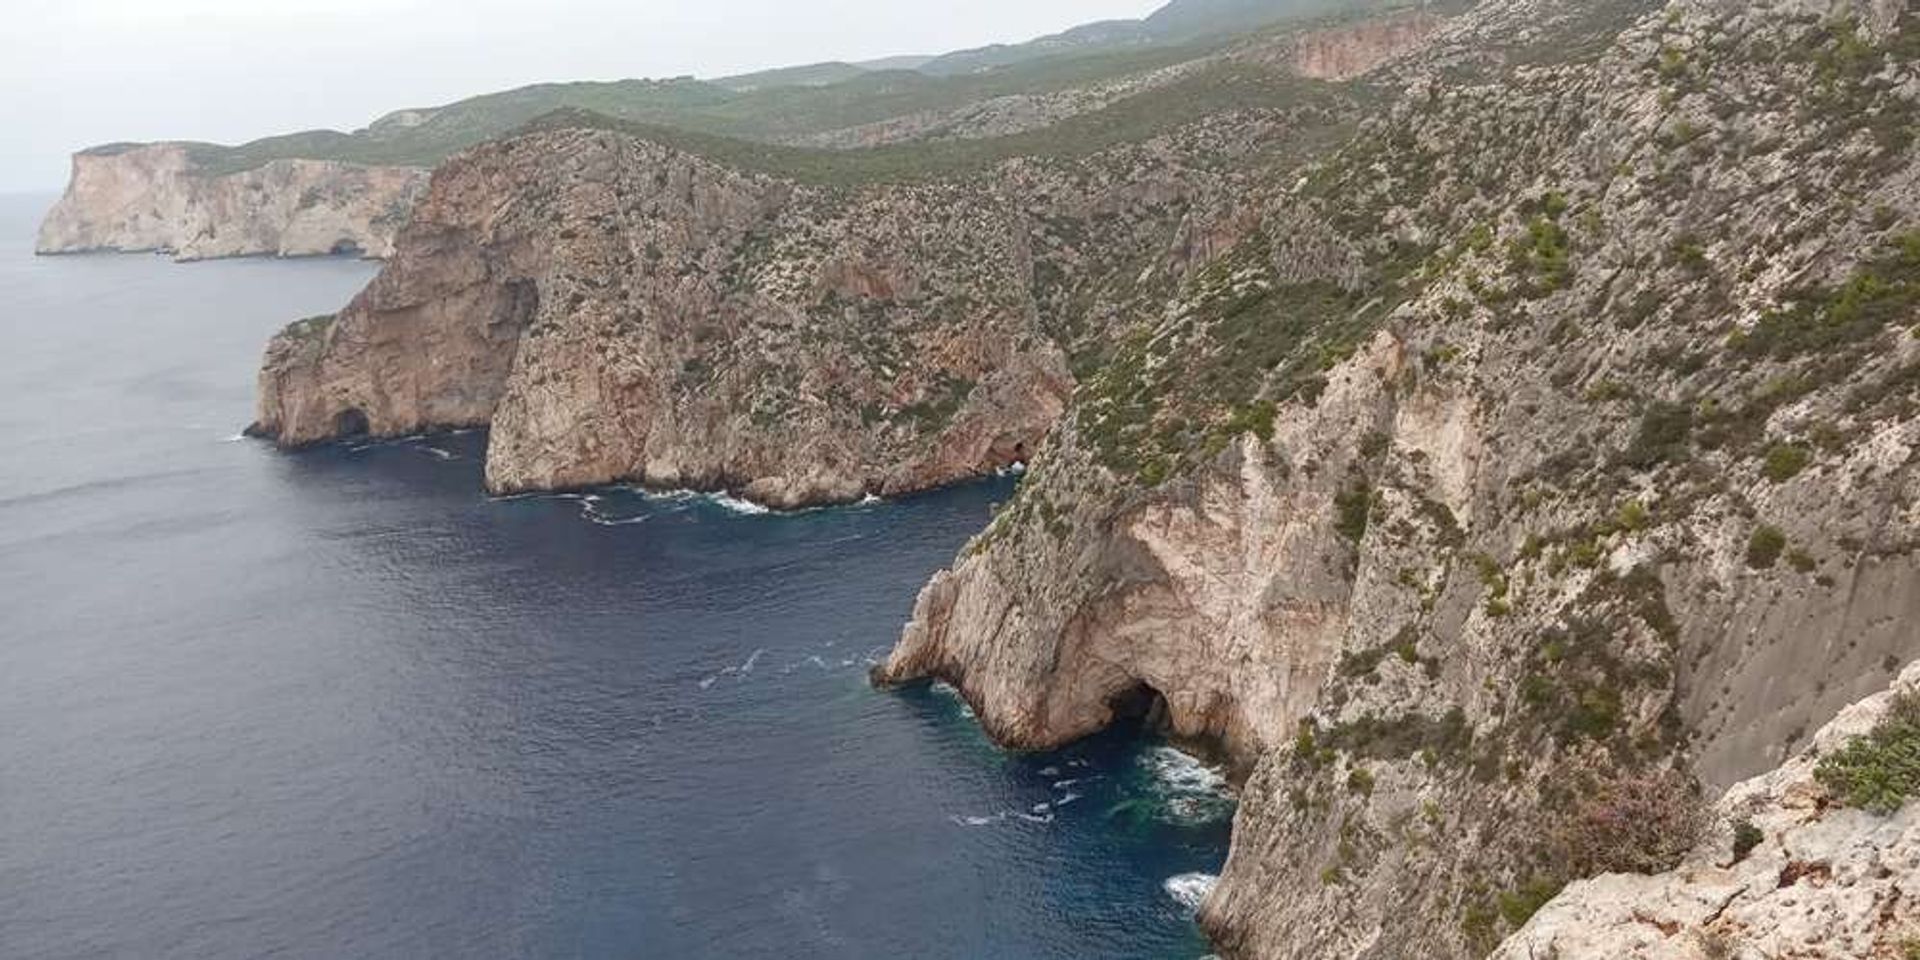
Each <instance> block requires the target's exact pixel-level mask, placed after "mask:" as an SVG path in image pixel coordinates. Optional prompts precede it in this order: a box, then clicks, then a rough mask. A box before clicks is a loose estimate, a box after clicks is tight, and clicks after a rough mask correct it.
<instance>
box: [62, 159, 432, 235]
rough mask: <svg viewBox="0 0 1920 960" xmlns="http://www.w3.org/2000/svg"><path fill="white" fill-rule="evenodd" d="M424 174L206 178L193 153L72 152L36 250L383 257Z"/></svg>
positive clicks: (288, 167) (269, 170) (307, 170)
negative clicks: (63, 183) (61, 192)
mask: <svg viewBox="0 0 1920 960" xmlns="http://www.w3.org/2000/svg"><path fill="white" fill-rule="evenodd" d="M426 180H427V173H426V171H424V170H416V169H412V168H406V167H363V166H355V165H351V164H344V163H332V162H327V161H320V160H275V161H272V162H270V163H267V164H265V165H263V166H260V167H256V168H254V169H251V170H245V171H241V172H238V173H225V174H210V173H206V172H203V171H202V170H201V169H200V168H199V166H198V165H197V164H196V162H195V160H194V147H193V146H192V145H190V144H178V143H160V144H149V145H125V146H119V147H102V148H96V149H93V150H88V151H85V152H82V153H79V154H76V155H75V156H74V158H73V175H72V178H71V179H70V180H69V181H68V183H67V190H66V193H65V195H63V196H62V197H61V198H60V202H59V203H58V204H57V205H56V206H55V207H54V208H53V210H52V211H51V212H50V213H48V214H47V217H46V219H45V220H44V221H43V222H42V223H41V225H40V236H39V240H38V241H37V243H36V245H35V249H36V251H37V252H39V253H43V254H53V253H85V252H93V251H109V250H111V251H164V252H167V253H171V254H173V255H174V256H175V257H176V258H178V259H181V260H207V259H215V258H220V257H245V256H280V257H299V256H319V255H325V254H335V253H357V254H361V255H364V256H369V257H385V256H387V255H389V254H391V253H392V251H393V238H394V236H395V235H396V234H397V233H398V232H399V229H400V226H401V224H403V223H404V222H406V218H407V212H408V210H409V209H410V208H411V207H412V205H413V202H414V200H415V198H416V197H417V196H418V195H419V193H420V192H421V191H422V190H423V189H424V188H425V185H426Z"/></svg>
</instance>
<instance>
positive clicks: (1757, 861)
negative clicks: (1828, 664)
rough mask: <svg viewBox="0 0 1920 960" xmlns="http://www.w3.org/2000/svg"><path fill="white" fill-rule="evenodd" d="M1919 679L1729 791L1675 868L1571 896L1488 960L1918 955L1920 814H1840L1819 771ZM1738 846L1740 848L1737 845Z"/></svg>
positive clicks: (1861, 707) (1611, 880)
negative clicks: (1823, 761)
mask: <svg viewBox="0 0 1920 960" xmlns="http://www.w3.org/2000/svg"><path fill="white" fill-rule="evenodd" d="M1917 688H1920V667H1914V668H1909V669H1908V670H1907V671H1906V673H1904V674H1903V675H1902V676H1901V678H1900V680H1899V681H1898V682H1897V683H1896V684H1895V685H1894V688H1893V689H1892V690H1889V691H1887V692H1885V693H1881V694H1879V695H1876V696H1874V697H1872V698H1869V699H1867V700H1864V701H1862V702H1860V703H1858V704H1855V705H1854V706H1852V707H1849V708H1848V709H1847V710H1845V711H1843V712H1842V713H1841V714H1840V716H1839V717H1838V718H1836V719H1835V720H1834V721H1833V722H1831V723H1829V724H1827V725H1826V726H1825V727H1823V728H1821V730H1820V732H1819V733H1817V734H1815V735H1814V736H1813V738H1812V740H1811V742H1810V743H1809V745H1808V747H1807V748H1806V749H1805V750H1804V751H1802V752H1801V753H1800V754H1798V755H1796V756H1795V757H1794V758H1793V759H1791V760H1789V761H1787V763H1785V764H1784V765H1782V766H1781V767H1780V768H1778V769H1776V770H1773V771H1771V772H1768V773H1766V774H1763V775H1761V776H1759V777H1756V778H1754V779H1752V780H1749V781H1746V782H1745V783H1741V784H1739V785H1737V786H1735V787H1734V788H1733V789H1731V790H1729V791H1727V793H1726V795H1725V796H1724V797H1723V798H1721V799H1720V801H1719V802H1718V804H1717V805H1716V807H1715V814H1716V819H1715V822H1714V825H1713V829H1712V831H1711V832H1710V834H1709V836H1708V837H1707V838H1706V840H1705V841H1704V842H1702V843H1701V844H1700V845H1699V846H1698V847H1697V848H1695V849H1694V850H1693V851H1692V852H1691V853H1690V854H1689V855H1688V856H1687V859H1686V862H1685V864H1684V865H1682V866H1681V867H1679V868H1677V869H1675V870H1672V871H1670V872H1667V873H1663V874H1659V875H1657V876H1636V875H1632V874H1609V875H1606V876H1602V877H1596V878H1594V879H1592V880H1585V881H1581V882H1579V883H1576V884H1574V885H1572V886H1571V887H1568V888H1567V890H1566V892H1564V893H1562V894H1560V896H1558V897H1556V898H1555V899H1554V900H1553V901H1552V902H1550V903H1548V904H1547V905H1546V906H1545V907H1543V908H1541V910H1540V912H1539V913H1537V914H1535V915H1534V917H1533V919H1532V920H1531V921H1530V922H1529V923H1528V924H1527V925H1526V927H1525V928H1524V929H1522V930H1521V931H1520V932H1519V933H1517V934H1515V935H1514V936H1513V937H1512V938H1510V939H1509V940H1508V941H1507V942H1506V943H1505V944H1503V945H1501V947H1500V949H1499V950H1498V951H1496V952H1495V953H1494V960H1531V958H1534V957H1634V958H1644V960H1714V958H1723V960H1744V958H1758V957H1782V956H1791V957H1807V958H1822V960H1843V958H1844V960H1882V958H1886V960H1900V958H1904V957H1907V956H1910V955H1912V954H1913V952H1914V951H1915V950H1916V949H1920V904H1917V903H1916V902H1915V901H1914V899H1913V897H1912V896H1911V895H1910V891H1911V890H1913V888H1914V886H1915V884H1916V883H1920V806H1916V805H1914V804H1908V805H1906V806H1904V807H1902V808H1901V809H1900V810H1899V811H1897V812H1894V813H1892V814H1881V813H1875V812H1872V811H1869V810H1859V809H1849V808H1845V807H1842V806H1840V805H1838V804H1836V803H1835V801H1834V798H1833V796H1832V794H1831V791H1829V789H1828V788H1827V787H1826V786H1824V785H1823V784H1822V783H1821V782H1820V781H1819V779H1818V778H1817V776H1816V770H1817V768H1818V764H1819V761H1820V758H1821V757H1823V756H1830V755H1833V754H1835V753H1837V752H1839V751H1841V750H1843V749H1845V748H1846V746H1847V745H1848V744H1849V743H1851V742H1853V741H1854V740H1856V739H1857V738H1860V737H1864V736H1867V735H1868V734H1870V733H1871V732H1872V731H1873V729H1874V727H1875V726H1876V725H1877V724H1879V723H1880V722H1882V720H1883V719H1884V718H1885V716H1886V714H1887V713H1888V711H1889V709H1890V708H1891V706H1892V702H1893V699H1894V697H1895V696H1896V695H1899V694H1906V695H1908V696H1911V695H1913V694H1914V693H1915V691H1916V689H1917ZM1742 834H1744V836H1743V835H1742Z"/></svg>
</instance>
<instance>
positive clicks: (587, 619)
mask: <svg viewBox="0 0 1920 960" xmlns="http://www.w3.org/2000/svg"><path fill="white" fill-rule="evenodd" d="M48 202H50V198H43V197H36V198H19V197H11V198H9V197H0V325H3V326H4V329H0V343H4V344H5V347H4V348H0V450H4V451H5V453H4V454H3V455H0V957H6V958H12V960H34V958H60V960H65V958H81V957H88V958H90V957H139V958H149V957H154V958H173V957H180V958H195V960H218V958H243V957H246V958H251V957H284V958H310V957H311V958H334V957H353V958H415V957H448V958H455V957H457V958H494V957H502V958H505V957H516V958H517V957H528V958H560V957H582V958H645V957H663V958H665V957H672V958H682V957H768V958H776V957H777V958H809V957H836V958H837V957H860V958H864V957H873V958H906V957H925V958H1010V960H1021V958H1068V957H1072V958H1079V957H1098V958H1108V957H1140V958H1193V957H1196V956H1198V955H1200V954H1201V953H1203V952H1204V951H1205V947H1204V945H1203V944H1202V942H1201V941H1200V939H1199V938H1198V936H1197V935H1196V934H1195V932H1194V930H1193V927H1192V923H1191V920H1190V918H1189V915H1188V912H1187V911H1186V910H1185V909H1184V908H1183V907H1182V906H1181V905H1180V904H1179V903H1177V902H1176V901H1175V900H1174V899H1173V898H1172V897H1171V896H1170V895H1169V893H1168V891H1167V889H1166V887H1165V884H1166V881H1167V880H1168V878H1170V877H1173V876H1175V875H1179V874H1184V873H1188V872H1194V871H1200V872H1211V871H1214V870H1216V869H1217V868H1218V866H1219V864H1220V862H1221V861H1222V860H1223V859H1224V851H1225V843H1226V831H1227V824H1226V822H1225V820H1224V818H1223V817H1222V814H1223V813H1224V811H1223V810H1221V809H1220V808H1219V807H1220V804H1219V803H1217V802H1216V801H1214V800H1213V799H1212V795H1211V794H1210V793H1208V792H1207V791H1206V790H1205V789H1203V788H1199V787H1194V788H1191V789H1188V788H1181V787H1176V786H1175V785H1173V783H1172V782H1171V781H1170V779H1169V778H1168V777H1167V776H1166V775H1165V774H1164V771H1165V770H1166V769H1168V768H1174V769H1178V768H1179V765H1178V764H1177V763H1176V762H1174V761H1177V759H1178V757H1177V755H1173V754H1169V753H1166V752H1164V749H1163V748H1157V747H1155V746H1153V745H1152V744H1147V743H1141V742H1139V741H1138V739H1137V738H1133V737H1126V736H1119V735H1108V736H1106V737H1103V738H1101V739H1098V740H1095V741H1092V742H1089V743H1085V744H1082V745H1079V746H1077V747H1075V748H1073V749H1070V750H1067V751H1064V752H1062V753H1060V754H1056V755H1048V756H1015V755H1011V754H1007V753H1004V752H1002V751H999V750H997V749H995V748H994V747H993V746H991V745H990V744H988V743H987V742H986V741H985V740H984V739H983V738H982V736H981V735H980V733H979V732H978V730H977V728H976V727H975V726H974V725H973V724H972V723H971V722H970V720H969V718H968V717H966V716H965V711H964V708H963V707H962V706H961V704H960V703H959V702H958V701H957V699H955V698H954V697H953V696H951V695H950V694H945V693H943V692H941V691H938V690H930V689H923V690H918V691H908V692H904V693H881V692H877V691H874V690H872V689H870V688H869V687H868V685H867V683H866V680H865V672H866V669H867V665H868V663H869V662H870V660H871V658H874V657H877V656H880V655H882V654H883V653H884V651H885V650H886V649H887V647H888V646H889V645H890V644H891V643H892V641H893V639H894V638H895V637H896V636H897V634H898V631H899V627H900V624H901V622H902V621H903V620H904V619H905V618H906V616H907V614H908V612H909V610H910V608H911V605H912V601H913V597H914V594H915V592H916V591H917V590H918V589H919V587H920V585H921V583H922V582H923V581H924V579H925V578H926V576H927V575H928V574H930V573H931V572H932V571H933V570H935V569H937V568H938V567H939V566H941V565H942V564H944V563H945V562H946V561H947V560H949V559H950V558H951V557H952V555H953V552H954V551H955V550H956V549H957V548H958V546H959V545H960V544H961V543H962V542H964V540H965V539H966V537H967V536H968V535H969V534H970V533H972V532H973V531H975V530H976V529H978V528H979V527H980V526H981V525H982V524H983V523H984V522H985V520H986V518H987V516H988V511H989V509H990V505H991V503H992V502H993V501H995V500H997V499H1003V498H1004V497H1005V496H1006V495H1007V493H1008V487H1007V486H1006V485H1005V484H986V485H980V486H975V487H971V488H967V489H960V490H954V491H949V492H945V493H940V494H935V495H930V496H924V497H919V498H914V499H912V500H909V501H906V502H901V503H893V504H880V505H872V506H866V507H859V508H851V509H843V510H832V511H821V512H815V513H807V514H801V515H796V516H749V515H742V514H739V513H736V512H733V511H730V510H728V509H726V508H725V507H724V506H722V505H720V504H716V503H713V502H710V501H707V500H699V499H686V500H671V499H662V498H646V497H642V496H640V495H637V494H634V493H629V492H620V491H607V492H605V493H603V494H601V495H600V497H599V499H597V500H592V501H589V500H582V499H571V498H525V499H517V500H511V501H491V500H488V499H487V498H486V497H485V496H484V495H483V494H482V492H481V489H480V456H481V450H482V446H483V444H484V442H485V441H484V438H483V437H481V436H478V435H468V436H461V437H440V438H432V439H426V440H415V441H410V442H399V443H390V444H378V445H372V446H366V447H362V448H359V449H331V450H324V451H319V452H315V453H311V454H303V455H298V456H289V455H283V454H280V453H277V452H275V451H273V450H271V449H269V448H268V447H266V446H263V445H260V444H256V443H253V442H247V441H235V440H233V439H232V438H233V436H234V434H235V433H236V432H237V431H238V430H239V428H240V427H241V426H242V425H243V424H244V423H245V422H246V421H247V420H248V419H249V415H250V412H251V410H252V386H253V372H254V369H255V366H256V362H257V360H258V357H259V353H260V349H261V346H262V344H263V343H264V340H265V338H266V336H267V335H268V333H269V332H270V331H272V330H273V329H275V328H277V327H278V326H279V325H281V324H282V323H284V322H285V321H287V320H289V319H291V318H295V317H299V316H303V315H307V314H311V313H316V312H324V311H328V310H332V309H334V308H336V307H337V306H339V305H340V304H341V303H343V302H344V301H345V300H346V299H347V297H348V296H349V295H350V294H351V293H352V292H353V291H354V290H356V289H357V288H358V287H359V286H360V285H361V284H363V283H364V282H365V281H366V280H367V279H368V278H369V277H370V276H371V273H372V268H371V267H369V266H368V265H365V264H360V263H352V262H343V261H314V262H302V263H274V262H265V261H239V262H227V263H210V264H196V265H187V266H176V265H173V264H170V263H168V262H166V261H165V260H163V259H160V258H156V257H142V256H106V257H78V258H39V259H36V258H34V257H32V256H31V255H30V251H29V247H30V239H29V238H30V237H31V235H32V229H33V225H34V221H35V219H36V218H37V217H38V215H39V214H40V212H41V211H42V210H43V209H44V207H45V206H46V204H47V203H48ZM1187 772H1188V773H1189V774H1191V773H1192V772H1193V771H1191V770H1189V771H1187ZM1199 779H1204V778H1199Z"/></svg>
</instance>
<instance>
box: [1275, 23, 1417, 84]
mask: <svg viewBox="0 0 1920 960" xmlns="http://www.w3.org/2000/svg"><path fill="white" fill-rule="evenodd" d="M1444 22H1445V21H1443V20H1442V19H1441V18H1439V17H1436V16H1432V15H1430V14H1427V13H1424V12H1423V13H1416V14H1407V15H1403V16H1398V17H1388V18H1382V19H1380V20H1375V21H1369V22H1366V23H1360V24H1355V25H1352V26H1347V27H1340V28H1335V29H1328V30H1314V31H1310V32H1308V33H1305V34H1303V35H1302V36H1301V37H1300V38H1299V39H1298V40H1297V41H1295V42H1294V44H1293V51H1292V53H1293V59H1292V67H1293V71H1294V72H1295V73H1298V74H1299V75H1301V76H1303V77H1313V78H1315V79H1318V80H1348V79H1351V78H1353V77H1358V76H1362V75H1364V74H1367V73H1370V72H1372V71H1373V70H1375V69H1377V68H1379V67H1380V66H1381V65H1382V64H1385V63H1387V62H1389V61H1391V60H1393V59H1395V58H1397V57H1400V56H1402V55H1404V54H1406V53H1409V52H1411V51H1414V50H1418V49H1420V48H1421V47H1422V46H1424V45H1425V44H1426V42H1427V39H1428V38H1429V37H1431V36H1433V34H1434V32H1435V31H1437V30H1438V29H1439V28H1440V25H1441V24H1442V23H1444Z"/></svg>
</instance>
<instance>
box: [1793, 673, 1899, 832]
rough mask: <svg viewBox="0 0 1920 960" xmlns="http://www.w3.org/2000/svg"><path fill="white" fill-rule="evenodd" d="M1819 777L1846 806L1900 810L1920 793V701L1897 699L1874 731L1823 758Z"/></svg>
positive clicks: (1887, 811) (1816, 773) (1873, 810)
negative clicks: (1908, 799) (1912, 797)
mask: <svg viewBox="0 0 1920 960" xmlns="http://www.w3.org/2000/svg"><path fill="white" fill-rule="evenodd" d="M1814 778H1815V779H1817V780H1819V781H1820V783H1821V785H1823V786H1825V787H1826V788H1827V789H1828V790H1830V791H1832V792H1833V796H1834V799H1836V800H1838V801H1839V802H1840V803H1842V804H1844V805H1846V806H1849V807H1859V808H1861V809H1863V810H1870V811H1872V812H1874V813H1881V814H1888V813H1893V812H1894V811H1896V810H1899V809H1900V808H1901V807H1902V806H1904V805H1905V804H1906V802H1907V798H1908V797H1911V796H1913V795H1914V794H1915V793H1916V792H1920V696H1916V695H1914V694H1910V693H1909V694H1902V695H1900V696H1899V697H1896V698H1895V699H1894V701H1893V706H1892V707H1891V708H1890V709H1888V711H1887V716H1886V717H1885V719H1883V720H1881V721H1880V723H1879V724H1878V725H1877V726H1875V727H1874V728H1873V730H1872V732H1870V733H1868V734H1867V735H1866V736H1864V737H1856V738H1854V739H1853V740H1852V741H1851V742H1849V743H1848V744H1847V745H1846V746H1845V747H1843V748H1841V750H1840V751H1839V752H1837V753H1833V754H1830V755H1828V756H1826V757H1824V758H1822V759H1821V760H1820V765H1819V767H1817V768H1815V770H1814Z"/></svg>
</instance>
